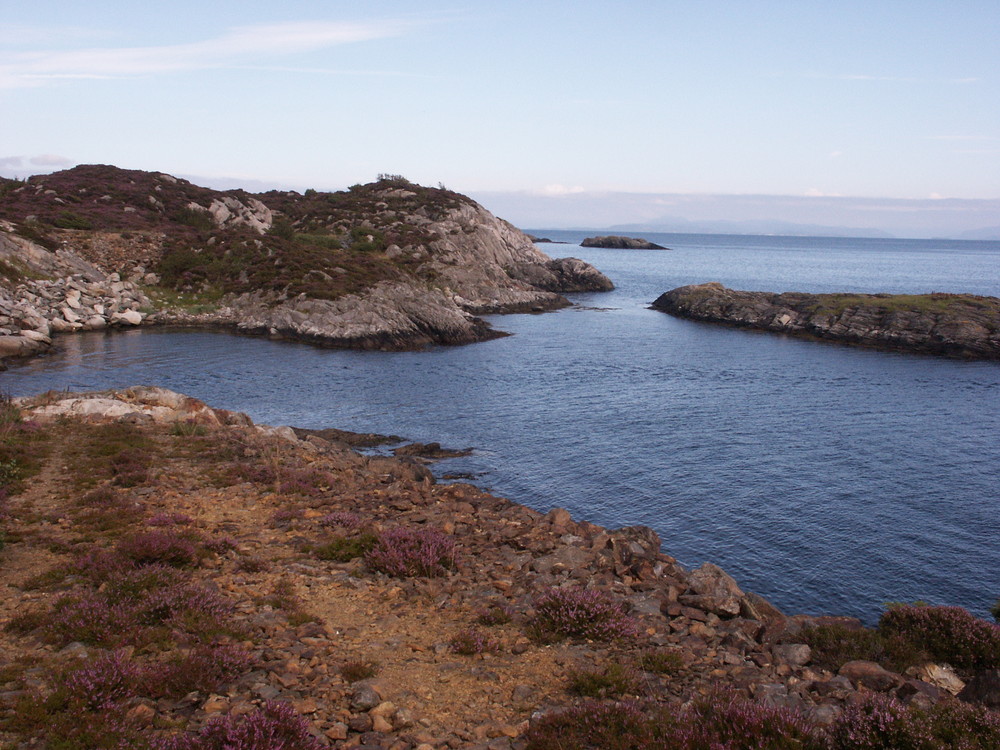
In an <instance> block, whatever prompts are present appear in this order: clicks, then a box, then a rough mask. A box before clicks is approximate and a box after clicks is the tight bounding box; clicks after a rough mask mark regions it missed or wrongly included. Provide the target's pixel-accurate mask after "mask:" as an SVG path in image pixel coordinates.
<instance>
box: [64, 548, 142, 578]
mask: <svg viewBox="0 0 1000 750" xmlns="http://www.w3.org/2000/svg"><path fill="white" fill-rule="evenodd" d="M70 567H71V568H72V570H73V571H75V572H76V573H77V574H78V575H81V576H83V577H84V578H87V579H89V580H90V581H92V582H93V583H98V584H99V583H103V582H104V581H107V580H110V579H111V578H115V577H118V576H121V575H123V574H124V573H125V572H127V571H129V570H134V569H135V568H136V564H135V562H134V561H132V560H130V559H128V558H126V557H123V556H122V555H119V554H117V553H115V552H109V551H108V550H105V549H100V548H94V549H90V550H88V551H87V552H84V553H83V554H80V555H77V557H76V559H75V560H73V562H72V563H71V564H70Z"/></svg>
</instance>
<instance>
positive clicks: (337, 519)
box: [319, 510, 363, 529]
mask: <svg viewBox="0 0 1000 750" xmlns="http://www.w3.org/2000/svg"><path fill="white" fill-rule="evenodd" d="M362 523H363V521H362V518H361V516H359V515H358V514H357V513H351V512H350V511H346V510H335V511H333V512H332V513H327V514H326V515H325V516H323V517H322V518H321V519H319V524H320V526H339V527H340V528H342V529H356V528H358V527H359V526H361V524H362Z"/></svg>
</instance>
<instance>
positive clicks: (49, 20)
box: [0, 0, 1000, 229]
mask: <svg viewBox="0 0 1000 750" xmlns="http://www.w3.org/2000/svg"><path fill="white" fill-rule="evenodd" d="M998 39H1000V2H997V0H981V1H980V0H935V1H926V0H898V1H897V0H878V2H871V0H863V1H859V2H854V1H853V0H825V1H824V2H820V0H730V1H728V2H725V1H721V0H699V1H698V2H690V0H686V1H685V2H674V1H673V0H609V1H607V2H604V1H597V0H576V1H575V2H568V1H565V2H564V1H562V0H551V1H547V0H530V1H522V0H511V1H502V2H498V1H496V0H494V1H493V2H485V1H483V0H464V1H461V0H422V1H421V2H420V3H415V2H405V1H404V0H369V1H368V2H363V3H359V2H356V1H353V2H350V3H348V2H341V1H340V0H322V1H315V2H313V1H310V0H285V2H283V3H276V2H274V1H273V0H268V2H258V1H257V0H240V2H232V1H231V0H211V1H210V2H205V0H202V1H201V2H197V3H195V2H190V1H189V0H174V1H173V2H170V3H137V2H134V0H128V1H109V2H101V1H100V0H93V1H92V2H86V3H82V2H79V0H71V1H64V0H35V1H33V2H24V0H0V112H2V117H0V174H2V175H5V176H19V177H23V176H26V175H28V174H33V173H39V172H47V171H52V170H54V169H61V168H65V167H68V166H72V165H74V164H78V163H104V164H115V165H117V166H120V167H125V168H130V169H146V170H155V171H164V172H169V173H171V174H175V175H182V176H188V177H189V178H192V179H194V180H195V181H199V180H200V182H201V183H202V184H212V186H215V187H236V186H241V187H247V188H248V189H266V188H270V187H285V188H292V189H299V190H302V189H305V188H310V187H311V188H315V189H319V190H330V189H341V188H344V187H347V186H349V185H351V184H354V183H358V182H368V181H370V180H373V179H375V178H376V176H377V175H378V174H380V173H390V174H402V175H404V176H405V177H407V178H408V179H411V180H413V181H415V182H420V183H423V184H429V185H437V184H444V185H446V186H447V187H449V188H452V189H454V190H458V191H460V192H465V193H471V194H474V195H475V194H479V195H484V196H490V195H503V196H506V199H507V204H509V205H510V206H512V207H513V208H512V210H513V211H514V212H515V213H517V211H518V210H519V209H517V207H516V206H517V205H522V207H527V206H529V205H531V206H532V207H533V210H534V209H537V207H538V206H540V205H554V204H553V203H552V199H558V198H560V197H562V196H568V197H576V198H577V199H579V197H580V196H588V197H595V196H597V197H599V196H601V195H610V194H656V195H671V196H685V195H688V196H690V195H695V196H732V195H754V196H796V197H800V198H810V197H815V198H829V197H859V198H867V199H873V200H874V199H892V200H894V201H899V200H914V201H928V200H939V199H943V198H950V199H962V200H966V201H973V202H976V203H975V205H976V206H977V207H978V210H979V213H982V211H983V210H985V211H986V213H989V212H990V211H991V210H992V211H995V212H996V213H995V216H994V218H995V220H994V221H986V222H985V223H983V222H982V221H981V220H980V218H979V214H977V218H976V219H975V221H976V222H979V225H978V226H987V225H990V224H995V225H998V226H1000V44H998V42H997V40H998ZM515 198H516V199H517V200H519V201H521V204H517V202H516V201H515V200H514V199H515ZM533 198H542V199H545V200H539V201H535V202H534V203H532V199H533ZM983 201H985V203H983ZM577 203H581V202H580V201H579V200H577V201H570V200H567V201H566V202H565V204H564V208H565V207H567V206H571V205H575V204H577ZM582 203H586V202H585V201H584V202H582ZM507 204H505V205H507ZM915 205H916V204H915ZM487 207H489V206H487ZM761 210H762V211H763V212H764V213H767V209H766V207H765V208H764V209H761ZM774 211H777V212H779V213H780V211H779V209H778V208H777V204H775V208H774ZM564 213H565V211H564ZM581 216H582V217H583V218H585V215H583V214H581ZM788 216H789V214H788V213H787V211H786V213H785V214H782V216H781V217H778V216H777V214H775V218H786V219H787V218H788ZM762 218H766V217H764V216H763V214H762ZM829 218H830V220H831V221H834V222H836V220H837V216H836V215H835V214H831V215H830V217H829ZM987 218H989V217H987ZM844 220H847V219H846V218H844V217H841V223H842V222H843V221H844ZM623 221H627V219H623ZM571 223H572V222H571ZM967 228H969V229H975V228H977V227H976V226H973V225H971V224H970V225H969V226H968V227H967Z"/></svg>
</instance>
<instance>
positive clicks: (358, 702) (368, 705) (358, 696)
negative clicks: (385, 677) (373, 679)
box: [351, 682, 382, 711]
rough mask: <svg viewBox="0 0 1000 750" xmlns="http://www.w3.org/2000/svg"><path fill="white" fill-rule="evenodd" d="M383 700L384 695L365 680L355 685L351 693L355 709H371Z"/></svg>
mask: <svg viewBox="0 0 1000 750" xmlns="http://www.w3.org/2000/svg"><path fill="white" fill-rule="evenodd" d="M381 702H382V696H381V695H379V694H378V691H377V690H375V688H373V687H372V686H371V685H368V684H366V683H363V682H359V683H356V684H355V685H354V691H353V693H352V694H351V708H352V709H353V710H354V711H370V710H371V709H373V708H375V707H376V706H377V705H379V704H380V703H381Z"/></svg>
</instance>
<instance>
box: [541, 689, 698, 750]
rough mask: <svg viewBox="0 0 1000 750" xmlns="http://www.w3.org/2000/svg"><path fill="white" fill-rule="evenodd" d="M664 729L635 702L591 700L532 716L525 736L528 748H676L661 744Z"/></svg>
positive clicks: (611, 749)
mask: <svg viewBox="0 0 1000 750" xmlns="http://www.w3.org/2000/svg"><path fill="white" fill-rule="evenodd" d="M665 729H666V727H665V725H663V724H661V723H660V722H658V721H656V719H655V718H651V717H649V716H647V715H646V714H645V713H644V712H643V711H642V709H641V707H640V706H639V705H638V704H636V703H598V702H596V701H589V702H587V703H583V704H581V705H579V706H574V707H573V708H569V709H566V710H565V711H559V712H553V713H548V714H545V715H543V716H542V717H540V718H538V719H533V720H532V722H531V724H530V726H529V727H528V731H527V732H526V733H525V739H526V740H527V741H528V744H527V750H570V748H573V750H647V749H648V750H654V748H667V747H670V748H673V747H674V746H670V745H663V744H658V740H659V738H660V737H661V736H662V734H663V731H664V730H665ZM676 747H678V748H680V746H676Z"/></svg>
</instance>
